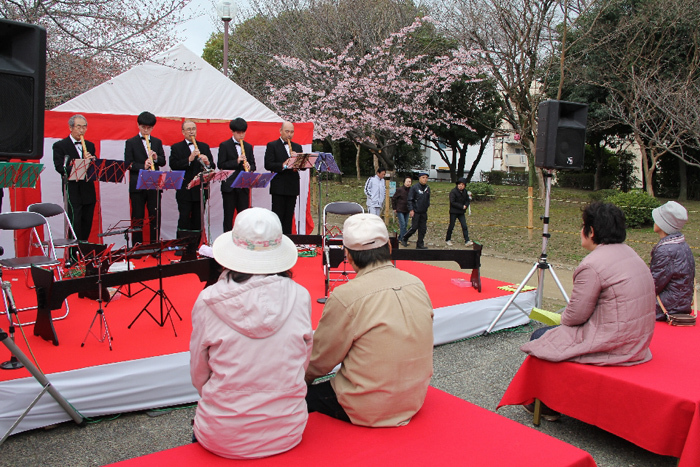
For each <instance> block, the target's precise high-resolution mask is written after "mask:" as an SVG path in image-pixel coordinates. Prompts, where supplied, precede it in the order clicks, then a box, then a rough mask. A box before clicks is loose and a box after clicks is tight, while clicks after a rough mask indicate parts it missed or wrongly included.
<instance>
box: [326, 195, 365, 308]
mask: <svg viewBox="0 0 700 467" xmlns="http://www.w3.org/2000/svg"><path fill="white" fill-rule="evenodd" d="M363 212H365V210H364V208H363V207H362V205H360V204H358V203H352V202H349V201H336V202H333V203H328V204H326V206H325V207H324V208H323V235H322V236H321V247H322V249H323V273H324V275H325V282H326V284H325V292H326V295H325V296H324V297H323V298H319V299H318V300H317V301H318V302H319V303H325V302H326V299H327V298H328V294H329V293H330V290H331V283H335V282H347V281H348V280H349V279H348V275H349V274H354V273H355V271H353V270H352V269H350V268H349V264H350V263H348V261H347V258H346V257H345V250H344V248H343V230H342V226H343V222H344V221H345V219H346V218H347V217H349V216H351V215H353V214H361V213H363ZM331 216H332V217H331ZM341 216H342V217H341ZM341 265H342V268H341V269H338V268H339V266H341ZM333 274H335V275H339V276H340V277H339V278H336V279H332V278H331V275H333Z"/></svg>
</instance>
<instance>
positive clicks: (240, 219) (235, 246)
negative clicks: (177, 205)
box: [212, 208, 299, 274]
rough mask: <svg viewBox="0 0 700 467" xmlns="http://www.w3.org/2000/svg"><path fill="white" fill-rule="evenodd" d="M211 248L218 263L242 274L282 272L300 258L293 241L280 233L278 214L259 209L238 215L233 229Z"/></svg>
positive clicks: (223, 234) (218, 239)
mask: <svg viewBox="0 0 700 467" xmlns="http://www.w3.org/2000/svg"><path fill="white" fill-rule="evenodd" d="M212 249H213V251H214V259H215V260H216V262H217V263H219V264H220V265H222V266H223V267H225V268H226V269H230V270H232V271H238V272H242V273H245V274H275V273H278V272H284V271H287V270H289V269H291V268H292V266H294V265H295V264H296V262H297V258H298V257H299V255H298V254H297V247H296V245H295V244H294V242H293V241H292V240H291V239H290V238H289V237H286V236H285V235H282V224H281V223H280V220H279V218H278V217H277V215H276V214H274V213H273V212H272V211H268V210H267V209H262V208H249V209H246V210H244V211H243V212H241V213H240V214H238V215H237V216H236V222H235V224H234V226H233V230H231V231H230V232H224V233H222V234H221V235H219V236H218V237H217V239H216V240H215V241H214V246H213V248H212Z"/></svg>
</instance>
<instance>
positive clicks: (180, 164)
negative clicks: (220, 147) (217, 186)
mask: <svg viewBox="0 0 700 467" xmlns="http://www.w3.org/2000/svg"><path fill="white" fill-rule="evenodd" d="M197 147H198V148H199V152H200V153H201V154H204V155H205V156H207V158H209V167H211V168H212V169H215V168H216V164H215V163H214V160H213V158H212V156H211V150H210V149H209V145H208V144H207V143H202V142H201V141H197ZM191 153H192V151H190V146H189V144H188V143H187V141H185V140H184V139H183V140H182V141H180V142H179V143H175V144H173V145H172V146H171V147H170V168H171V169H172V170H184V171H185V178H184V179H183V180H182V188H181V189H179V190H177V192H176V193H175V198H176V199H178V200H183V201H187V200H189V201H198V200H199V192H200V187H199V185H197V186H196V187H194V188H192V189H191V190H188V189H187V185H188V184H189V183H190V182H191V181H192V179H193V178H194V177H196V176H197V175H198V174H199V172H201V171H202V170H204V167H203V166H202V164H201V163H200V162H199V160H198V159H194V160H193V161H192V162H190V161H189V160H188V159H189V157H190V154H191Z"/></svg>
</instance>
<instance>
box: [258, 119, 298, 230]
mask: <svg viewBox="0 0 700 467" xmlns="http://www.w3.org/2000/svg"><path fill="white" fill-rule="evenodd" d="M293 136H294V125H292V123H291V122H284V123H282V126H281V127H280V138H279V139H276V140H275V141H271V142H269V143H267V148H266V149H265V169H266V170H268V171H270V172H275V173H276V174H277V175H275V178H273V179H272V181H271V182H270V195H272V212H274V213H275V214H277V217H279V218H280V222H281V223H282V233H284V234H285V235H290V234H291V233H292V223H293V222H294V208H295V207H296V203H297V196H299V174H298V173H297V170H296V169H292V168H291V166H292V162H293V159H291V157H292V156H296V155H297V153H301V152H302V151H303V150H302V148H301V145H300V144H297V143H293V142H292V137H293ZM290 146H291V148H290Z"/></svg>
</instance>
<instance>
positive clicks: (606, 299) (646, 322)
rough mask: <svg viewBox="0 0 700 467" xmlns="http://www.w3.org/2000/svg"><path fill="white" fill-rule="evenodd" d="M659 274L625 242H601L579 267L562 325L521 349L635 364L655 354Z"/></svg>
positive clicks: (557, 357) (544, 355)
mask: <svg viewBox="0 0 700 467" xmlns="http://www.w3.org/2000/svg"><path fill="white" fill-rule="evenodd" d="M655 298H656V297H655V294H654V280H653V279H652V278H651V274H650V273H649V270H648V268H647V267H646V263H644V261H643V260H642V258H640V257H639V255H637V253H635V251H634V250H633V249H632V248H630V247H629V246H627V245H625V244H624V243H618V244H613V245H605V244H602V245H598V246H597V247H596V249H595V250H593V251H592V252H591V253H589V254H588V256H586V257H585V258H584V259H583V261H581V264H579V266H578V267H577V268H576V271H574V289H573V292H572V294H571V301H570V302H569V304H568V305H567V307H566V309H565V310H564V312H563V313H562V315H561V326H558V327H556V328H553V329H551V330H549V331H547V332H545V333H544V334H543V335H542V337H540V338H539V339H537V340H534V341H530V342H528V343H526V344H524V345H523V346H521V347H520V349H521V350H522V351H523V352H526V353H528V354H530V355H534V356H535V357H538V358H541V359H543V360H549V361H553V362H562V361H572V362H579V363H588V364H591V365H636V364H638V363H644V362H646V361H649V360H651V352H650V351H649V343H650V342H651V338H652V335H653V333H654V324H655V321H654V303H655Z"/></svg>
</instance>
